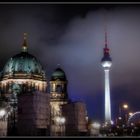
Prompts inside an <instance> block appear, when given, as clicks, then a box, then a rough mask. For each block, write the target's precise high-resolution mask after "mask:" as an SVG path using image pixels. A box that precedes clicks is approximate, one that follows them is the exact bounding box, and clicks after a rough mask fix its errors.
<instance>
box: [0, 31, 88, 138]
mask: <svg viewBox="0 0 140 140" xmlns="http://www.w3.org/2000/svg"><path fill="white" fill-rule="evenodd" d="M0 78H1V80H0V89H1V94H0V95H1V96H0V99H1V100H0V101H2V102H4V104H5V105H4V106H3V108H4V110H5V111H6V113H7V118H5V119H4V121H5V122H4V121H2V122H3V123H5V124H6V125H5V126H6V127H7V129H6V128H5V129H4V132H3V130H2V131H0V133H2V134H0V135H8V136H11V135H13V136H16V135H19V136H49V135H50V136H58V135H65V134H66V133H65V130H66V129H67V130H70V129H69V126H67V127H65V125H66V122H67V123H68V124H69V123H70V122H71V121H72V120H71V119H72V118H73V117H72V116H71V117H70V118H71V119H68V120H66V119H67V114H65V112H64V110H63V109H62V106H63V107H65V105H67V104H69V105H70V104H71V105H72V104H73V103H72V102H71V101H70V99H69V97H68V93H67V83H68V81H67V78H66V74H65V72H64V71H63V70H62V69H61V68H60V67H58V68H57V69H56V70H55V71H54V72H53V74H52V76H51V80H50V81H49V86H50V93H47V80H46V75H45V72H44V70H43V68H42V66H41V64H40V62H39V61H38V60H37V59H36V57H34V56H33V55H31V54H30V53H29V52H28V45H27V37H26V34H24V40H23V45H22V48H21V52H20V53H19V54H17V55H15V56H13V57H12V58H10V59H9V60H8V62H7V63H6V65H5V66H4V68H3V71H2V72H1V77H0ZM81 108H82V109H83V110H84V111H83V114H84V112H86V107H85V106H83V105H81V106H78V107H77V108H76V111H77V112H78V113H79V114H80V110H81ZM0 110H1V108H0ZM67 111H68V112H71V113H73V112H75V109H74V110H73V109H70V110H67ZM81 113H82V112H81ZM85 118H86V116H85V115H81V116H80V115H79V117H78V118H76V119H75V120H76V121H75V125H74V126H76V127H79V124H80V123H77V122H82V121H83V120H85ZM1 124H2V123H1ZM62 125H63V127H60V126H62ZM85 125H86V124H84V126H82V127H84V128H85V127H86V126H85ZM61 128H62V129H61Z"/></svg>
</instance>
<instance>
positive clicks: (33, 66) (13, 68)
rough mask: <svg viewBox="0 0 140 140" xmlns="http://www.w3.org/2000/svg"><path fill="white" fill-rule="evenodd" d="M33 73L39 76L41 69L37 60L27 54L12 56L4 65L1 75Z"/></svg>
mask: <svg viewBox="0 0 140 140" xmlns="http://www.w3.org/2000/svg"><path fill="white" fill-rule="evenodd" d="M17 72H22V73H32V74H33V73H34V74H41V73H42V67H41V65H40V63H39V62H38V61H37V59H36V58H35V57H34V56H32V55H31V54H29V53H27V52H21V53H20V54H17V55H15V56H13V57H12V58H11V59H10V60H9V61H8V62H7V63H6V65H5V67H4V70H3V74H9V73H17Z"/></svg>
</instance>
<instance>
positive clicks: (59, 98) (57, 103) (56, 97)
mask: <svg viewBox="0 0 140 140" xmlns="http://www.w3.org/2000/svg"><path fill="white" fill-rule="evenodd" d="M68 100H69V99H68V93H67V78H66V75H65V72H64V71H63V70H62V69H61V68H57V69H56V70H55V71H54V72H53V74H52V76H51V80H50V105H51V135H60V134H61V132H60V131H61V130H60V129H59V124H58V122H57V118H58V117H60V118H61V117H63V116H62V105H64V104H67V103H68Z"/></svg>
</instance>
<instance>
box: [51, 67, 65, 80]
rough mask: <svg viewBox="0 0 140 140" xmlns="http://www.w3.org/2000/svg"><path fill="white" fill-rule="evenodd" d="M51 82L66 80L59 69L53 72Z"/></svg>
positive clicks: (63, 73)
mask: <svg viewBox="0 0 140 140" xmlns="http://www.w3.org/2000/svg"><path fill="white" fill-rule="evenodd" d="M51 80H66V75H65V72H64V71H63V70H62V69H61V68H57V69H56V70H55V71H54V72H53V74H52V77H51Z"/></svg>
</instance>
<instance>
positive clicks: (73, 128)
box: [62, 102, 87, 136]
mask: <svg viewBox="0 0 140 140" xmlns="http://www.w3.org/2000/svg"><path fill="white" fill-rule="evenodd" d="M62 114H63V116H64V117H65V119H66V122H65V135H68V136H72V135H79V136H80V135H86V133H87V120H86V116H87V111H86V105H85V104H84V103H83V102H70V103H68V104H65V105H63V106H62Z"/></svg>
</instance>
